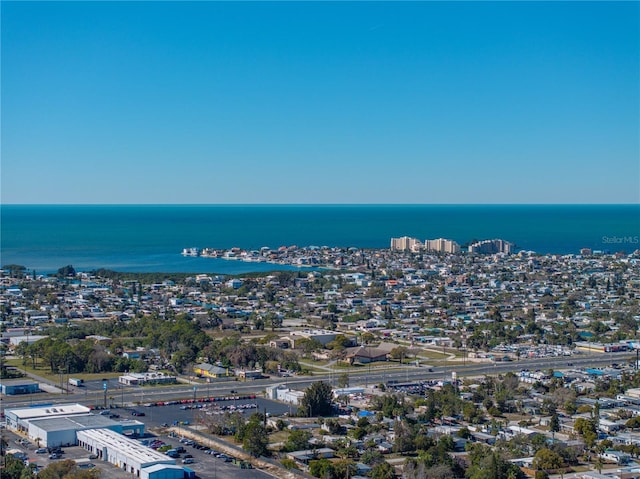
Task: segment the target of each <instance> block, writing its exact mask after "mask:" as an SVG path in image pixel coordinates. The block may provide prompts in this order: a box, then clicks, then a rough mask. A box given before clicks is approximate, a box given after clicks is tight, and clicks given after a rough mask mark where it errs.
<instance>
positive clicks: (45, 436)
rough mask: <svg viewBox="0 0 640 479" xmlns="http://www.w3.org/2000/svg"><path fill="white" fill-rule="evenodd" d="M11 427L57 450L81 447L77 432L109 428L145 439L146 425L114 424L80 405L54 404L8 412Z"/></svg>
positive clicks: (121, 422)
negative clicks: (74, 446)
mask: <svg viewBox="0 0 640 479" xmlns="http://www.w3.org/2000/svg"><path fill="white" fill-rule="evenodd" d="M5 415H6V419H7V427H8V428H9V429H12V430H15V431H19V432H22V433H26V434H27V435H28V437H29V439H31V440H32V441H33V442H35V443H36V444H38V447H40V446H46V447H56V446H71V445H75V444H77V436H76V435H77V432H78V431H83V430H87V429H98V428H102V429H104V428H106V429H111V430H113V431H116V432H118V433H121V434H131V435H134V436H142V435H144V433H145V425H144V423H142V422H140V421H135V420H125V421H113V420H112V419H110V418H109V417H108V416H103V415H99V414H98V415H97V414H92V413H91V410H90V409H89V408H88V407H85V406H82V405H80V404H50V405H46V406H36V407H27V408H20V409H6V410H5Z"/></svg>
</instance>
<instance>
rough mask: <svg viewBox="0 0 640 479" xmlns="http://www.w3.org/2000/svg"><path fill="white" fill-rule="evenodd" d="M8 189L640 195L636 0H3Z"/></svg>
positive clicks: (261, 194) (7, 197)
mask: <svg viewBox="0 0 640 479" xmlns="http://www.w3.org/2000/svg"><path fill="white" fill-rule="evenodd" d="M1 9H2V12H1V13H2V18H1V21H2V84H1V88H2V90H1V92H2V111H1V113H2V163H1V173H2V175H1V176H2V178H1V187H2V191H1V199H2V202H3V203H43V204H49V203H234V204H235V203H638V202H640V154H639V138H638V136H639V126H640V125H639V108H640V99H639V85H640V79H639V61H640V60H639V59H640V43H639V33H638V32H639V24H640V22H639V8H638V3H637V2H620V3H615V2H585V3H581V2H531V3H527V2H513V3H511V2H495V3H492V2H470V3H466V2H407V3H396V2H394V3H386V2H354V3H346V2H318V3H313V2H300V3H298V2H283V3H274V2H258V3H252V2H231V3H223V2H192V3H174V2H140V3H128V2H104V3H99V2H67V3H64V2H61V3H58V2H42V3H38V2H7V1H3V2H2V4H1Z"/></svg>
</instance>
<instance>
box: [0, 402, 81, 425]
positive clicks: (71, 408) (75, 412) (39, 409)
mask: <svg viewBox="0 0 640 479" xmlns="http://www.w3.org/2000/svg"><path fill="white" fill-rule="evenodd" d="M90 412H91V409H89V408H88V407H86V406H83V405H82V404H47V405H38V406H35V407H23V408H15V409H12V408H11V409H5V412H4V413H5V416H6V419H7V428H9V429H13V430H14V431H21V432H26V431H28V430H29V422H30V421H33V420H36V419H44V418H52V417H69V416H79V415H83V414H89V413H90Z"/></svg>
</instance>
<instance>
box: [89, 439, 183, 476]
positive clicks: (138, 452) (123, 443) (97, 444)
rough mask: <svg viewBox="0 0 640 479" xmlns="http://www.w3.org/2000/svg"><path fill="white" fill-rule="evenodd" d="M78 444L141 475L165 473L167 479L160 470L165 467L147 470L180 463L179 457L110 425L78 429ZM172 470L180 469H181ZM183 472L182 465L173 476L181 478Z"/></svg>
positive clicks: (104, 459)
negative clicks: (149, 446) (109, 427)
mask: <svg viewBox="0 0 640 479" xmlns="http://www.w3.org/2000/svg"><path fill="white" fill-rule="evenodd" d="M78 444H79V445H80V446H81V447H83V448H84V449H86V450H87V451H89V452H90V453H92V454H95V455H96V456H98V459H100V460H102V461H107V462H109V463H111V464H113V465H114V466H116V467H119V468H120V469H122V470H124V471H127V472H130V473H131V474H134V475H135V476H137V477H148V478H150V479H152V478H156V477H162V478H163V479H164V478H165V477H167V476H166V475H164V473H162V475H161V474H160V472H159V471H163V470H164V469H162V468H158V467H156V468H154V469H151V470H147V471H146V473H144V472H143V470H144V469H145V468H149V467H152V466H157V465H162V464H167V465H175V463H176V461H175V459H172V458H170V457H169V456H166V455H165V454H162V453H161V452H158V451H155V450H154V449H151V448H148V447H146V446H143V445H142V444H140V443H139V442H138V441H134V440H132V439H129V438H127V437H125V436H123V435H121V434H118V433H117V432H115V431H111V430H109V429H89V430H85V431H78ZM172 470H175V472H176V473H177V469H172ZM150 471H151V474H150V473H149V472H150ZM183 475H184V470H183V469H182V468H180V475H179V476H172V477H175V478H178V477H180V478H181V477H183Z"/></svg>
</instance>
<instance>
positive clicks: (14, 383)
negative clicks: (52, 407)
mask: <svg viewBox="0 0 640 479" xmlns="http://www.w3.org/2000/svg"><path fill="white" fill-rule="evenodd" d="M1 390H2V394H6V395H7V396H14V395H16V394H33V393H39V392H40V386H38V383H35V382H33V381H26V380H24V379H12V380H4V381H2V388H1Z"/></svg>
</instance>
